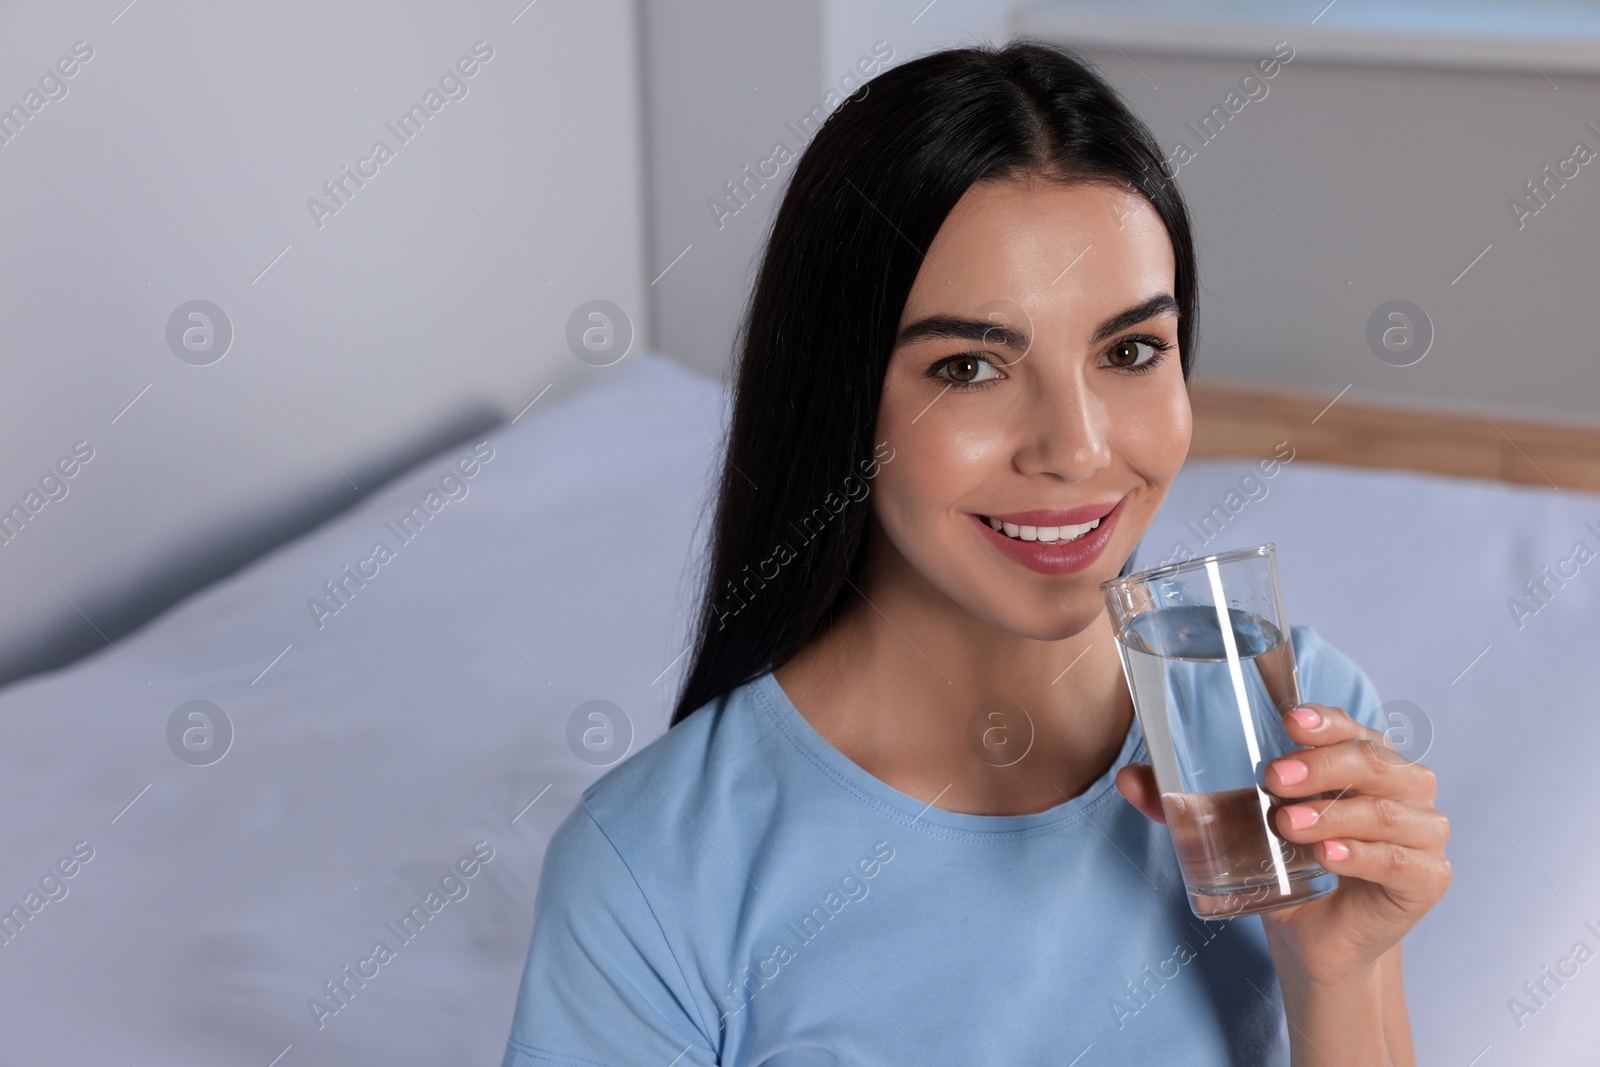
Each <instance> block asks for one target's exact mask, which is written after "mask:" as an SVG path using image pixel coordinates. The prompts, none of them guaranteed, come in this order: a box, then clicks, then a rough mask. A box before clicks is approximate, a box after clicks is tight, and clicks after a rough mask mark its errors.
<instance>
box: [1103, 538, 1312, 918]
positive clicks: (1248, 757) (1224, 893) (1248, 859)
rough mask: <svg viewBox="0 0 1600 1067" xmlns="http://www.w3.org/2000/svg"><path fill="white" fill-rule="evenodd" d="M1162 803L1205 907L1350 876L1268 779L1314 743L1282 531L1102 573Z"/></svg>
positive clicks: (1228, 906) (1243, 905)
mask: <svg viewBox="0 0 1600 1067" xmlns="http://www.w3.org/2000/svg"><path fill="white" fill-rule="evenodd" d="M1100 591H1101V593H1102V595H1103V596H1104V597H1105V601H1106V606H1107V610H1108V612H1109V613H1110V617H1111V623H1112V628H1113V630H1114V631H1115V633H1116V637H1117V649H1118V651H1119V652H1120V653H1121V655H1122V668H1123V672H1124V674H1125V675H1126V677H1127V680H1128V689H1129V691H1130V692H1131V693H1132V694H1133V703H1134V711H1135V713H1136V714H1137V715H1138V717H1139V726H1140V728H1141V729H1142V730H1143V731H1144V736H1145V742H1146V745H1147V746H1148V748H1149V750H1150V762H1151V766H1152V768H1153V770H1154V772H1155V779H1156V787H1157V790H1158V792H1159V793H1160V795H1161V808H1162V810H1163V811H1164V812H1165V814H1166V818H1167V826H1168V828H1169V829H1170V830H1171V832H1172V843H1173V846H1174V848H1175V849H1176V850H1177V854H1178V866H1179V867H1180V868H1181V869H1182V871H1183V882H1184V888H1185V889H1186V890H1187V891H1188V895H1189V907H1190V909H1191V910H1193V912H1194V913H1195V915H1197V916H1199V917H1200V918H1202V919H1219V918H1232V917H1235V916H1239V915H1254V914H1258V913H1260V912H1264V911H1271V910H1273V909H1275V908H1283V907H1289V906H1291V905H1294V904H1303V903H1305V902H1306V901H1308V900H1315V899H1317V898H1318V897H1321V896H1325V895H1327V894H1328V893H1331V892H1332V891H1333V890H1334V888H1335V887H1337V886H1338V884H1339V876H1338V875H1336V874H1334V873H1333V872H1332V871H1329V870H1326V869H1324V868H1323V867H1322V865H1321V864H1319V863H1318V862H1317V860H1316V857H1315V854H1314V853H1313V851H1312V846H1311V845H1309V844H1297V843H1295V842H1292V841H1288V840H1285V839H1284V838H1283V836H1282V835H1281V834H1280V833H1279V832H1278V830H1277V827H1276V824H1275V822H1274V818H1275V815H1276V812H1277V809H1278V808H1280V807H1282V806H1283V805H1285V804H1289V803H1295V802H1297V801H1303V800H1312V799H1319V798H1325V797H1331V796H1333V795H1334V794H1331V793H1319V794H1315V795H1314V796H1311V797H1288V798H1285V797H1279V796H1276V795H1275V794H1273V793H1272V792H1271V791H1270V790H1268V789H1267V788H1266V787H1265V786H1264V785H1263V784H1262V774H1263V772H1264V771H1265V769H1266V764H1267V763H1268V762H1269V761H1270V760H1273V759H1276V758H1278V757H1279V756H1283V755H1286V754H1288V753H1290V752H1294V751H1298V750H1300V749H1301V748H1303V747H1304V746H1300V745H1296V744H1295V743H1294V742H1292V741H1291V740H1290V739H1289V735H1288V733H1287V732H1286V731H1285V730H1284V727H1283V714H1284V713H1285V712H1287V711H1288V710H1289V709H1291V708H1293V707H1294V706H1295V705H1296V704H1298V703H1300V699H1301V698H1300V677H1299V672H1298V671H1297V670H1296V669H1295V658H1294V646H1293V644H1292V642H1291V640H1290V633H1289V622H1288V619H1287V618H1286V616H1285V615H1284V610H1283V595H1282V593H1281V591H1280V590H1279V586H1278V565H1277V548H1276V545H1274V544H1273V543H1271V542H1269V543H1267V544H1264V545H1258V546H1256V547H1254V548H1242V549H1237V550H1235V551H1232V552H1224V553H1219V554H1215V555H1210V556H1201V557H1198V558H1195V559H1188V560H1183V561H1182V562H1178V563H1168V564H1164V565H1162V566H1159V567H1152V568H1150V569H1148V570H1142V571H1135V572H1133V573H1131V574H1127V575H1123V576H1120V577H1117V578H1113V579H1111V580H1110V581H1107V582H1103V583H1101V586H1100Z"/></svg>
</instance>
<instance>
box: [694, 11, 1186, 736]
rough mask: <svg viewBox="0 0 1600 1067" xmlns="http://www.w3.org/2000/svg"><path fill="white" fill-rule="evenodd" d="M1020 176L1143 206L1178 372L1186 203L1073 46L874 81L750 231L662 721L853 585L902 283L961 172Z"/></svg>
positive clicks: (938, 57) (830, 611) (1016, 45)
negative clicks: (760, 225)
mask: <svg viewBox="0 0 1600 1067" xmlns="http://www.w3.org/2000/svg"><path fill="white" fill-rule="evenodd" d="M1027 174H1041V175H1045V176H1047V177H1052V178H1057V179H1060V180H1065V181H1082V180H1094V181H1108V182H1113V183H1115V184H1118V185H1120V186H1122V187H1124V188H1127V189H1130V190H1132V191H1135V192H1137V193H1139V194H1141V195H1142V196H1143V197H1144V198H1145V199H1147V200H1148V201H1149V202H1150V203H1151V205H1152V206H1154V208H1155V210H1156V211H1157V213H1158V214H1159V215H1160V216H1161V220H1162V222H1163V223H1165V225H1166V230H1167V236H1168V237H1169V238H1170V240H1171V242H1172V250H1173V256H1174V259H1175V260H1176V267H1177V269H1176V276H1175V279H1174V285H1175V289H1176V291H1175V292H1174V294H1173V296H1174V297H1175V298H1176V299H1177V301H1178V310H1179V314H1178V344H1179V355H1180V357H1181V363H1182V368H1183V377H1184V381H1185V382H1187V381H1188V380H1189V375H1190V368H1191V365H1192V358H1193V350H1194V348H1193V341H1194V338H1195V311H1196V308H1195V304H1196V281H1195V259H1194V246H1193V241H1192V238H1191V236H1190V231H1189V216H1188V211H1187V209H1186V207H1185V206H1184V202H1183V198H1182V196H1181V195H1180V194H1179V192H1178V188H1177V185H1176V184H1175V183H1174V182H1173V180H1172V177H1171V176H1170V175H1169V174H1168V173H1167V172H1166V170H1165V169H1164V165H1163V156H1162V154H1161V151H1160V149H1159V148H1158V147H1157V145H1156V141H1155V139H1154V137H1152V136H1151V134H1150V131H1149V129H1148V128H1147V127H1146V126H1145V125H1144V123H1143V122H1141V121H1140V120H1139V119H1138V118H1137V117H1135V116H1134V114H1133V113H1132V112H1131V111H1130V110H1129V109H1128V107H1127V105H1126V104H1125V103H1124V102H1123V101H1122V99H1121V97H1119V96H1118V95H1117V92H1116V90H1115V89H1113V88H1112V87H1111V86H1110V85H1109V84H1107V83H1106V82H1105V80H1104V79H1102V78H1101V77H1100V75H1099V74H1098V73H1096V72H1095V71H1094V70H1093V69H1091V68H1090V67H1089V66H1088V64H1087V63H1086V62H1085V61H1084V60H1083V59H1082V58H1081V57H1079V56H1077V55H1076V54H1074V53H1072V52H1070V51H1067V50H1065V49H1062V48H1058V47H1056V46H1053V45H1049V44H1045V43H1044V42H1041V41H1035V40H1031V39H1027V38H1022V39H1018V40H1015V41H1013V42H1011V43H1009V44H1007V45H1005V46H1004V47H996V46H992V45H985V46H979V47H972V48H959V49H951V50H948V51H943V52H936V53H933V54H931V55H926V56H923V57H921V58H919V59H915V60H912V61H911V62H908V63H905V64H902V65H901V66H899V67H895V68H892V69H890V70H888V71H885V72H884V73H882V74H880V75H878V76H877V77H876V78H874V79H873V80H872V81H871V82H869V83H867V85H866V86H865V87H864V88H863V89H862V90H861V91H860V92H859V93H858V94H856V95H855V96H854V97H852V98H850V99H849V100H847V101H846V102H845V103H843V104H841V105H840V106H839V108H838V109H837V110H835V111H834V112H833V114H831V115H830V116H829V117H828V119H827V121H826V122H825V123H823V125H822V128H821V129H820V130H819V131H818V132H817V134H816V136H815V138H814V139H813V140H812V142H811V143H810V145H809V146H808V147H807V148H806V150H805V152H804V154H803V155H802V156H801V158H800V159H799V160H798V162H796V163H795V166H794V172H793V174H792V175H791V177H790V180H789V185H788V188H787V190H786V191H785V193H784V196H783V201H782V203H781V204H780V205H779V207H778V210H777V213H776V215H775V217H774V219H773V222H772V227H771V230H770V232H769V234H768V236H767V242H766V250H765V253H764V255H763V258H762V261H761V268H760V271H759V273H758V275H757V277H756V282H755V287H754V290H753V291H752V293H751V296H750V300H749V303H748V305H747V306H746V309H745V314H744V319H743V322H742V324H741V327H740V331H739V342H738V347H739V361H738V368H737V372H736V377H735V381H734V385H733V412H732V420H731V424H730V426H729V432H728V442H727V454H726V462H725V463H724V465H723V470H722V475H721V481H720V484H719V489H718V496H717V507H716V517H715V524H714V530H713V535H712V536H713V541H712V545H711V554H710V558H709V567H708V570H707V573H706V575H705V585H704V586H703V591H704V595H703V598H702V602H701V604H700V606H699V613H698V616H697V620H696V628H695V635H694V657H693V659H692V660H691V663H690V667H689V672H688V676H687V678H686V679H685V680H684V685H683V689H682V691H681V693H680V695H679V697H678V703H677V707H676V708H675V709H674V711H673V715H672V723H671V725H673V726H676V725H677V724H678V723H679V722H681V721H683V719H684V718H686V717H687V716H688V715H689V714H690V713H691V712H693V711H694V710H695V709H697V708H699V707H700V706H702V705H703V704H706V703H707V702H709V701H711V700H713V699H715V698H717V697H719V696H721V695H723V694H724V693H727V692H729V691H731V690H733V689H735V688H737V687H738V686H740V685H742V684H744V683H745V682H748V681H750V680H751V679H753V678H756V677H758V676H759V675H761V674H763V673H764V672H766V671H768V670H775V669H777V668H778V667H780V666H782V665H783V664H784V663H785V662H787V661H788V659H789V658H790V657H792V656H793V655H794V654H795V653H796V652H798V651H799V650H800V649H801V648H802V647H804V646H805V644H806V643H807V642H809V641H810V640H812V639H813V638H814V637H816V636H817V635H818V634H820V633H822V632H823V631H824V630H826V629H827V627H828V626H829V625H830V624H831V622H832V620H833V618H834V617H835V615H836V614H837V613H838V612H839V611H840V609H841V608H842V607H843V606H844V605H845V603H846V598H847V597H850V596H854V595H856V594H855V592H854V590H853V589H852V588H851V583H855V584H859V581H858V579H859V577H860V575H859V570H860V566H861V556H862V553H861V548H862V544H863V542H864V537H865V532H866V527H867V517H868V509H867V507H866V506H865V505H864V504H863V503H862V501H863V500H864V498H865V496H866V488H865V486H866V483H865V479H867V478H870V477H871V476H872V475H874V474H875V473H876V471H877V467H876V466H875V465H874V462H875V459H882V458H886V457H884V456H883V455H878V456H876V457H875V455H874V447H873V445H874V443H873V441H872V432H873V428H874V427H875V425H876V424H877V418H878V402H879V398H880V396H881V394H882V390H883V379H884V375H885V373H886V371H887V368H888V362H889V355H890V352H891V351H892V350H893V347H894V339H895V335H896V331H897V329H898V327H899V322H900V316H901V313H902V311H903V310H904V306H905V301H906V297H907V295H908V294H909V293H910V291H911V285H912V282H913V281H914V280H915V278H916V275H917V270H918V268H919V267H920V266H921V264H922V259H923V256H924V255H925V254H926V252H927V250H928V246H929V245H930V244H932V243H933V238H934V235H935V234H936V233H937V232H938V230H939V227H940V226H941V225H942V224H943V223H944V220H945V217H946V216H947V215H948V214H949V213H950V210H951V208H953V207H954V206H955V204H956V201H958V200H960V199H961V197H962V195H963V194H964V193H965V192H966V191H967V189H968V188H969V187H970V186H971V185H973V183H975V182H979V181H985V180H998V179H1005V178H1010V177H1018V176H1023V175H1027ZM857 487H859V488H857ZM858 493H859V494H860V495H859V496H858V495H857V494H858Z"/></svg>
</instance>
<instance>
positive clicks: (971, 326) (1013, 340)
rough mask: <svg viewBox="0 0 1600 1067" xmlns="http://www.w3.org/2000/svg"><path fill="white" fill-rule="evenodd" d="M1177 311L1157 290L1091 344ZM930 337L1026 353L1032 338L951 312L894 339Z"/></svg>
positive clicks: (913, 341) (1103, 327) (1102, 329)
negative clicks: (990, 345) (983, 344)
mask: <svg viewBox="0 0 1600 1067" xmlns="http://www.w3.org/2000/svg"><path fill="white" fill-rule="evenodd" d="M1177 313H1178V302H1177V301H1176V300H1174V299H1173V297H1172V294H1171V293H1157V294H1156V295H1155V296H1152V297H1151V298H1150V299H1148V300H1146V301H1144V302H1143V303H1141V304H1136V305H1135V306H1133V307H1131V308H1128V309H1127V310H1126V311H1122V312H1119V313H1117V314H1116V315H1113V316H1112V317H1111V318H1109V319H1106V320H1105V321H1104V322H1102V323H1101V324H1100V326H1099V328H1097V329H1096V330H1095V332H1094V337H1093V338H1092V339H1091V343H1098V342H1100V341H1104V340H1106V339H1107V338H1108V337H1110V336H1111V335H1112V334H1114V333H1118V332H1120V331H1122V330H1125V329H1127V328H1128V327H1130V326H1134V325H1137V324H1138V323H1141V322H1144V321H1145V320H1146V319H1153V318H1156V317H1157V316H1159V315H1175V314H1177ZM933 338H941V339H946V340H957V341H981V342H983V343H985V344H992V345H1000V346H1002V347H1004V348H1010V349H1014V350H1016V351H1018V352H1027V350H1028V348H1029V346H1030V345H1031V344H1032V340H1031V338H1029V337H1028V335H1027V334H1026V333H1025V332H1023V331H1022V330H1021V329H1018V328H1016V327H1009V326H1007V325H1005V324H1004V323H999V322H984V321H983V320H981V319H966V318H961V317H959V316H954V315H930V316H929V317H927V318H925V319H919V320H917V321H916V322H913V323H912V324H910V325H909V326H907V327H906V328H905V329H903V330H901V331H900V336H899V337H898V338H897V339H896V341H895V344H896V346H897V347H898V346H900V345H912V344H916V343H917V342H918V341H927V340H930V339H933Z"/></svg>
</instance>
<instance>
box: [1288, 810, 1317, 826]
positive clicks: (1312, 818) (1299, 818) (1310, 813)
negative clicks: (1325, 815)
mask: <svg viewBox="0 0 1600 1067" xmlns="http://www.w3.org/2000/svg"><path fill="white" fill-rule="evenodd" d="M1283 810H1284V811H1286V812H1288V813H1289V825H1290V826H1292V827H1294V828H1295V829H1296V830H1304V829H1305V828H1306V827H1308V826H1310V825H1311V824H1312V823H1314V822H1316V821H1317V809H1316V808H1313V807H1311V806H1310V805H1309V804H1295V805H1293V806H1291V807H1287V808H1284V809H1283Z"/></svg>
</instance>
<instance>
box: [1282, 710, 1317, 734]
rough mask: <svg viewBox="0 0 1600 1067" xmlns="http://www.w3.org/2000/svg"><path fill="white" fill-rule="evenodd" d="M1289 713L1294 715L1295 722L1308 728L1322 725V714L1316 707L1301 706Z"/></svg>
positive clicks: (1312, 728)
mask: <svg viewBox="0 0 1600 1067" xmlns="http://www.w3.org/2000/svg"><path fill="white" fill-rule="evenodd" d="M1289 714H1290V715H1293V716H1294V721H1295V722H1297V723H1299V724H1300V725H1301V726H1304V727H1305V728H1306V729H1307V730H1315V729H1316V728H1317V727H1318V726H1321V725H1322V716H1321V715H1319V714H1318V713H1317V709H1316V708H1308V707H1304V706H1301V707H1298V708H1295V709H1294V710H1293V711H1291V712H1289Z"/></svg>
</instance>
